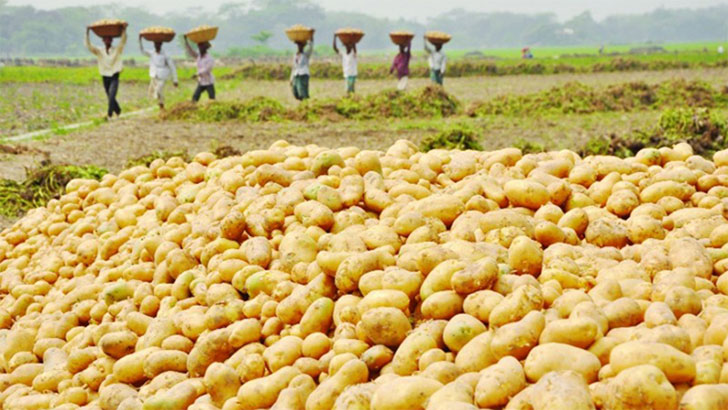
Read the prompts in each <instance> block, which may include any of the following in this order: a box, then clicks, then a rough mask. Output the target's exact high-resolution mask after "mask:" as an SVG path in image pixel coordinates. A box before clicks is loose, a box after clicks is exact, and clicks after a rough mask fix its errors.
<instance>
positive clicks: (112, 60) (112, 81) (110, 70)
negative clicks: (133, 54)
mask: <svg viewBox="0 0 728 410" xmlns="http://www.w3.org/2000/svg"><path fill="white" fill-rule="evenodd" d="M90 31H91V27H86V48H88V51H90V52H91V54H93V55H95V56H96V58H97V59H98V65H99V74H101V78H102V80H103V83H104V90H105V91H106V97H107V99H108V101H109V108H108V111H107V113H106V118H107V120H111V117H112V116H113V115H114V114H116V116H117V117H118V116H119V115H121V107H120V106H119V102H118V101H116V93H117V92H118V91H119V73H121V70H122V68H123V67H122V60H121V53H122V52H123V51H124V46H125V45H126V26H124V29H123V31H122V33H121V42H120V43H119V45H118V46H117V47H112V46H111V45H112V43H113V41H114V38H113V37H104V38H103V41H104V48H98V47H96V46H94V45H93V44H91V39H90V38H89V32H90Z"/></svg>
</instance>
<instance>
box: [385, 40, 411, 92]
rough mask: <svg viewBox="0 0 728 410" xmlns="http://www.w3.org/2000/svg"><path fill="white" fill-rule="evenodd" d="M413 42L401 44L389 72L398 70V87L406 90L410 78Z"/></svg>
mask: <svg viewBox="0 0 728 410" xmlns="http://www.w3.org/2000/svg"><path fill="white" fill-rule="evenodd" d="M411 46H412V43H411V42H410V43H407V44H400V45H399V54H397V55H396V56H395V57H394V61H393V62H392V67H391V68H390V69H389V73H390V74H391V73H394V72H395V71H396V72H397V78H398V79H399V82H398V83H397V89H398V90H400V91H404V90H405V89H406V88H407V81H408V79H409V62H410V57H412V54H411V53H410V49H411Z"/></svg>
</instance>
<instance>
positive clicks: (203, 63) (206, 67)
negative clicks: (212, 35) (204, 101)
mask: <svg viewBox="0 0 728 410" xmlns="http://www.w3.org/2000/svg"><path fill="white" fill-rule="evenodd" d="M214 66H215V59H214V58H212V56H211V55H210V53H205V56H204V57H201V56H197V81H198V82H199V83H200V85H212V84H213V83H214V82H215V77H214V76H213V75H212V68H213V67H214Z"/></svg>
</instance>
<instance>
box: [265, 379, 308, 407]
mask: <svg viewBox="0 0 728 410" xmlns="http://www.w3.org/2000/svg"><path fill="white" fill-rule="evenodd" d="M315 388H316V383H315V382H314V381H313V379H312V378H311V376H309V375H306V374H300V375H298V376H296V377H294V378H293V380H291V383H290V384H289V385H288V387H286V388H285V389H283V390H281V393H280V395H278V399H277V400H276V402H275V404H274V405H273V407H271V409H272V410H286V409H303V408H305V406H306V399H307V398H308V396H309V395H310V394H311V392H312V391H313V390H314V389H315Z"/></svg>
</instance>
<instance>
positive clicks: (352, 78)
mask: <svg viewBox="0 0 728 410" xmlns="http://www.w3.org/2000/svg"><path fill="white" fill-rule="evenodd" d="M344 47H346V49H345V50H344V52H340V51H339V48H338V47H337V46H336V34H334V52H335V53H336V54H339V55H341V66H342V67H343V69H344V79H346V92H347V93H348V94H353V93H354V84H355V83H356V74H357V72H356V68H357V67H356V66H357V64H356V54H357V53H356V44H344Z"/></svg>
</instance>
